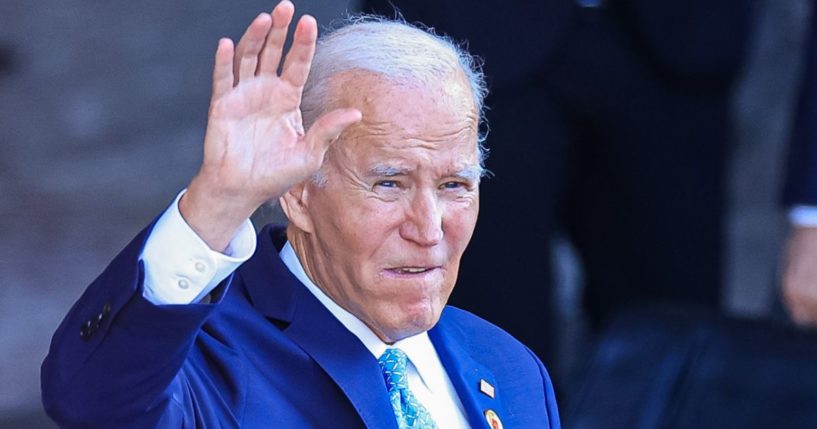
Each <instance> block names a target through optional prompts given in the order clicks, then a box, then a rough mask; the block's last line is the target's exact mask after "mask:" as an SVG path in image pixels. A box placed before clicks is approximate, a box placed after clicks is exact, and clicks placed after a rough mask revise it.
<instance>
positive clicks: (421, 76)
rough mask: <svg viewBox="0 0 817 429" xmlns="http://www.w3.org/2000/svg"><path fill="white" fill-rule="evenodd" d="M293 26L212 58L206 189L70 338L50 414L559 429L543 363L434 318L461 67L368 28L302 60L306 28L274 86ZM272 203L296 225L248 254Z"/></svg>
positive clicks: (454, 169)
mask: <svg viewBox="0 0 817 429" xmlns="http://www.w3.org/2000/svg"><path fill="white" fill-rule="evenodd" d="M293 14H294V6H293V5H292V3H290V2H288V1H287V0H284V1H283V2H281V3H280V4H279V5H278V6H276V7H275V9H274V10H273V11H272V13H271V14H261V15H260V16H258V17H257V18H256V19H255V20H254V21H253V22H252V23H251V24H250V26H249V27H248V29H247V31H246V33H245V34H244V36H243V37H242V38H241V41H240V42H239V43H238V46H237V47H236V48H235V49H234V48H233V44H232V42H231V41H230V40H227V39H223V40H221V41H220V42H219V45H218V49H217V50H216V55H215V67H214V73H213V96H212V100H211V106H210V113H209V118H208V125H207V132H206V136H205V142H204V160H203V164H202V166H201V169H200V171H199V173H198V175H197V176H196V177H195V178H194V179H193V180H192V181H191V183H190V185H189V186H188V188H187V191H186V192H182V193H181V194H180V197H178V198H177V199H176V201H175V202H174V203H173V204H172V205H171V206H170V208H168V210H167V211H166V212H165V213H164V214H162V215H161V216H160V217H159V218H158V219H157V220H156V222H154V223H153V224H152V225H151V226H150V227H148V228H147V229H146V230H145V231H144V232H143V233H141V234H140V235H139V236H138V237H137V238H136V239H135V240H134V241H133V242H132V243H131V244H130V245H129V246H128V247H127V248H125V250H124V251H123V252H122V253H121V254H120V255H119V256H118V257H117V258H116V259H115V260H114V261H113V262H112V263H111V265H110V266H109V267H108V268H107V270H106V271H105V272H104V273H103V274H102V275H101V276H100V277H99V278H98V279H97V280H96V281H95V282H94V283H93V284H92V285H91V286H90V287H89V288H88V290H87V291H86V292H85V294H84V295H83V296H82V297H81V299H80V300H79V302H78V303H77V304H76V305H74V307H73V308H72V310H71V312H70V313H69V314H68V316H67V317H66V319H65V320H64V321H63V323H62V325H61V326H60V328H59V330H58V331H57V333H56V334H55V336H54V340H53V343H52V347H51V351H50V353H49V355H48V357H47V358H46V360H45V362H44V363H43V401H44V403H45V407H46V410H47V411H48V412H49V414H50V415H51V416H52V417H53V418H54V419H55V420H56V421H58V422H59V423H60V424H62V425H65V426H67V427H140V428H142V427H270V426H278V427H292V428H305V427H339V428H354V427H369V428H394V427H399V428H414V427H416V428H435V427H439V428H461V427H473V428H477V427H489V428H500V427H503V425H504V426H505V427H509V428H517V427H519V428H553V427H558V426H559V420H558V413H557V409H556V404H555V399H554V395H553V389H552V386H551V383H550V380H549V378H548V375H547V372H546V371H545V368H544V367H543V365H542V363H541V362H540V361H539V360H538V359H537V358H536V357H535V356H534V355H533V354H532V353H531V352H530V351H529V350H528V349H527V348H526V347H525V346H523V345H522V344H520V343H518V342H517V341H516V340H514V339H513V338H511V337H510V336H509V335H508V334H506V333H504V332H503V331H501V330H500V329H498V328H496V327H494V326H492V325H490V324H489V323H487V322H485V321H482V320H480V319H478V318H477V317H475V316H473V315H470V314H468V313H466V312H463V311H461V310H457V309H455V308H446V307H445V303H446V301H447V300H448V296H449V294H450V293H451V290H452V288H453V286H454V283H455V281H456V278H457V270H458V266H459V261H460V256H461V255H462V253H463V251H464V250H465V247H466V245H467V243H468V241H469V240H470V238H471V234H472V232H473V229H474V224H475V222H476V218H477V212H478V204H479V193H478V185H479V179H480V175H481V172H482V166H481V158H482V152H481V149H480V146H479V138H478V134H479V133H478V129H479V121H480V113H481V110H482V105H481V104H482V98H483V96H484V89H483V88H484V85H483V83H482V77H481V74H480V73H479V72H478V71H477V70H476V69H475V68H474V66H473V64H472V62H471V58H470V56H468V55H467V54H466V53H464V52H461V51H460V50H459V49H458V48H457V47H456V46H455V45H453V44H451V43H450V42H448V41H446V40H444V39H442V38H440V37H437V36H434V35H431V34H429V33H427V32H424V31H422V30H418V29H416V28H413V27H410V26H407V25H405V24H401V23H396V22H387V21H378V20H371V19H369V20H359V21H355V22H352V23H350V24H349V25H347V26H345V27H343V28H341V29H339V30H337V31H335V32H333V33H331V34H330V35H328V36H326V37H324V38H323V39H321V41H319V42H318V43H317V53H316V38H317V24H316V23H315V20H314V19H313V18H311V17H308V16H305V17H303V18H302V19H301V20H300V21H299V22H298V24H297V26H296V29H295V35H294V41H293V45H292V48H291V50H290V51H289V53H288V54H287V56H286V59H285V60H284V61H283V67H282V71H281V73H280V75H278V73H277V71H278V69H279V63H281V53H282V46H283V44H284V40H285V38H286V34H287V28H288V27H289V24H290V21H291V20H292V17H293ZM313 55H314V60H313ZM310 68H311V70H312V71H311V74H310ZM307 76H310V78H309V79H308V80H307ZM276 198H277V199H278V200H279V202H280V204H281V206H282V208H283V210H284V212H285V213H286V215H287V218H288V219H289V226H288V227H287V228H286V230H283V229H282V228H277V227H266V228H265V229H263V230H262V231H261V233H260V235H259V236H258V239H257V242H256V239H255V236H254V234H253V233H252V226H251V225H250V223H249V221H248V218H249V216H250V214H251V213H252V212H253V211H254V210H255V209H257V208H258V207H259V206H260V205H262V204H264V203H265V202H266V201H268V200H271V199H276ZM256 243H257V246H256ZM497 250H498V251H499V249H497ZM239 266H240V267H239ZM497 293H498V294H499V293H502V291H501V289H497Z"/></svg>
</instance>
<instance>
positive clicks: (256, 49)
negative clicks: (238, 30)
mask: <svg viewBox="0 0 817 429" xmlns="http://www.w3.org/2000/svg"><path fill="white" fill-rule="evenodd" d="M271 25H272V18H271V17H270V16H269V14H268V13H262V14H260V15H258V16H257V17H256V18H255V19H254V20H253V21H252V22H251V23H250V25H249V27H247V31H245V32H244V35H243V36H241V40H239V41H238V47H236V49H235V62H234V64H233V74H234V75H235V78H236V82H235V83H238V82H240V81H241V80H243V79H248V78H251V77H253V76H255V69H256V67H257V66H258V54H259V53H260V52H261V48H263V47H264V40H265V39H266V38H267V33H269V29H270V26H271Z"/></svg>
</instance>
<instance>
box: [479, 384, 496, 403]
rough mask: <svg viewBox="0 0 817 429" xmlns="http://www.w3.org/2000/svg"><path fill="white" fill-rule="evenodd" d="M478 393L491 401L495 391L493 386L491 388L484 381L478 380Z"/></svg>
mask: <svg viewBox="0 0 817 429" xmlns="http://www.w3.org/2000/svg"><path fill="white" fill-rule="evenodd" d="M479 391H480V392H482V393H484V394H486V395H488V396H489V397H490V398H491V399H493V398H494V396H496V389H494V386H491V383H488V382H487V381H485V379H480V380H479Z"/></svg>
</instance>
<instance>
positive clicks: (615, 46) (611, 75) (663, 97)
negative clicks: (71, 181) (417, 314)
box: [365, 0, 750, 371]
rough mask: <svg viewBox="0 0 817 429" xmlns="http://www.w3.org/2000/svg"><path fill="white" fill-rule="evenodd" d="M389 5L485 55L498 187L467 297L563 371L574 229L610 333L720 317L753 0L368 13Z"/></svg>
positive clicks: (371, 6)
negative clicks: (635, 323)
mask: <svg viewBox="0 0 817 429" xmlns="http://www.w3.org/2000/svg"><path fill="white" fill-rule="evenodd" d="M389 3H393V4H394V5H395V6H397V7H398V8H399V10H400V12H401V13H402V14H403V15H404V17H405V18H406V19H407V20H408V21H410V22H413V21H419V22H422V23H425V24H427V25H429V26H431V27H434V28H436V29H437V31H438V32H440V33H445V34H448V35H450V36H451V37H453V38H454V39H457V40H467V41H468V43H469V49H470V51H471V52H473V53H475V54H477V55H479V56H481V57H482V58H483V59H484V60H485V66H484V70H485V72H486V75H487V78H488V82H489V85H490V90H491V93H490V95H489V97H488V99H487V102H486V104H487V105H488V106H489V108H490V110H489V111H488V115H487V116H488V121H489V125H490V134H489V137H488V141H487V145H488V147H489V148H490V149H491V154H490V157H489V159H488V162H487V167H488V168H489V169H490V170H491V171H493V172H494V173H495V177H493V178H491V179H489V180H485V181H484V182H483V184H482V185H481V192H482V196H481V198H482V201H484V202H485V204H483V208H482V211H481V213H480V218H479V223H478V225H477V229H476V233H475V235H474V239H473V241H472V243H471V245H470V246H469V248H468V251H467V252H466V254H465V256H464V260H463V263H462V269H461V272H460V280H459V281H458V287H457V288H456V289H455V291H454V295H453V297H452V302H454V303H456V304H457V305H459V306H462V307H464V308H467V309H469V310H471V311H474V312H476V313H477V314H479V315H481V316H483V317H485V318H487V319H488V320H491V321H493V322H494V323H497V324H498V325H500V326H502V327H503V328H505V329H507V330H508V331H510V332H511V333H513V334H514V335H515V336H516V337H517V338H520V339H521V340H522V341H523V342H525V343H526V344H528V345H530V346H531V347H532V348H534V350H535V351H536V352H537V353H539V354H540V356H542V357H543V358H545V359H546V361H553V357H554V353H553V352H554V351H553V343H552V337H553V334H554V332H555V329H553V328H552V327H553V326H554V323H553V316H552V315H553V313H554V309H553V308H552V304H551V298H550V294H551V287H550V286H551V284H552V273H551V266H550V265H551V264H550V253H549V244H550V242H551V239H552V238H553V236H554V234H555V233H556V231H557V230H559V229H560V228H563V229H564V230H566V231H567V232H568V233H569V237H570V239H571V241H572V242H573V243H574V245H575V246H576V248H577V250H578V253H579V255H580V257H581V260H582V264H583V269H584V287H585V295H584V307H585V310H586V311H587V315H588V316H589V319H590V321H591V322H592V323H593V325H594V326H598V325H600V324H602V323H603V321H604V320H605V319H607V318H608V317H609V316H610V315H611V314H612V313H614V312H616V311H617V310H619V309H620V308H622V307H625V306H629V305H635V304H639V303H644V302H683V303H685V304H692V305H696V306H701V307H707V308H718V307H719V304H720V302H719V301H720V295H721V290H720V284H721V276H722V274H721V247H722V235H723V228H722V223H723V213H724V210H723V208H724V204H725V201H724V167H725V155H726V152H727V149H728V147H729V144H730V142H731V139H732V135H731V131H730V115H729V105H728V102H729V92H730V88H731V85H732V84H733V82H734V80H735V78H736V76H737V74H738V72H739V70H740V67H741V64H742V61H743V54H744V48H745V44H746V39H747V36H748V33H749V27H750V25H749V24H750V19H749V18H750V13H749V12H750V11H749V5H748V2H747V1H742V0H725V1H718V2H711V1H705V0H694V1H686V2H655V1H652V0H643V1H642V0H638V1H615V0H611V1H609V2H604V4H602V5H601V7H598V8H583V7H580V6H578V5H577V4H576V3H574V2H572V1H569V0H547V1H529V2H528V1H516V2H500V1H485V2H483V1H481V2H472V1H468V0H446V1H442V2H441V1H433V0H410V1H409V0H406V1H399V0H392V1H391V2H389V1H388V0H367V2H366V4H365V10H366V11H376V12H378V13H381V14H384V15H389V16H390V15H392V14H393V13H394V12H393V9H392V6H391V5H390V4H389ZM551 366H552V365H551ZM558 366H560V365H559V363H558V362H557V371H558Z"/></svg>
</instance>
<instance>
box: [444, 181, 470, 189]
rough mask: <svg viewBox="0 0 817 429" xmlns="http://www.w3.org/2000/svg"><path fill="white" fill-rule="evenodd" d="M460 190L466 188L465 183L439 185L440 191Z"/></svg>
mask: <svg viewBox="0 0 817 429" xmlns="http://www.w3.org/2000/svg"><path fill="white" fill-rule="evenodd" d="M461 188H465V189H467V188H468V184H467V183H465V182H445V183H443V184H442V185H440V189H461Z"/></svg>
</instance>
